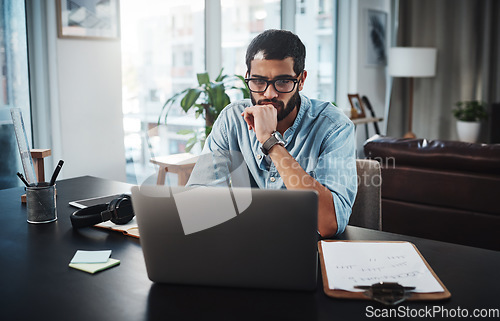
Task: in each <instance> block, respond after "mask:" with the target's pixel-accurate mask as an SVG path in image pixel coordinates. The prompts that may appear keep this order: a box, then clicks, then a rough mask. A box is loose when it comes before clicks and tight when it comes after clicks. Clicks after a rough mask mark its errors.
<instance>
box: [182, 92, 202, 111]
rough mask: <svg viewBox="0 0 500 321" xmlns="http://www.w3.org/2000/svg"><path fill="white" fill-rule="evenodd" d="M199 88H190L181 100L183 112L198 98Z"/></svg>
mask: <svg viewBox="0 0 500 321" xmlns="http://www.w3.org/2000/svg"><path fill="white" fill-rule="evenodd" d="M200 94H201V90H200V89H198V88H190V89H189V90H188V92H187V94H186V96H184V98H182V100H181V107H182V109H184V111H185V112H188V110H189V109H190V108H191V107H193V105H194V103H195V102H196V100H198V97H200Z"/></svg>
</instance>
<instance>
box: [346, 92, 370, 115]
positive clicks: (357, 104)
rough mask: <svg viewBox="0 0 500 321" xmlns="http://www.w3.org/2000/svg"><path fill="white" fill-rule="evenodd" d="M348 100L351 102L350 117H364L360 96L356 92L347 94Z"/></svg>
mask: <svg viewBox="0 0 500 321" xmlns="http://www.w3.org/2000/svg"><path fill="white" fill-rule="evenodd" d="M347 97H349V102H350V103H351V119H355V118H365V117H366V114H365V109H364V107H363V103H362V102H361V98H359V95H358V94H348V95H347Z"/></svg>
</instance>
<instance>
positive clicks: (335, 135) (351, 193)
mask: <svg viewBox="0 0 500 321" xmlns="http://www.w3.org/2000/svg"><path fill="white" fill-rule="evenodd" d="M321 145H322V152H321V154H320V155H319V158H318V163H317V165H316V168H315V169H314V176H315V177H314V178H315V179H316V180H317V181H318V182H319V183H321V184H322V185H323V186H325V187H326V188H328V189H329V190H330V191H331V193H332V196H333V203H334V206H335V213H336V217H337V225H338V229H337V234H340V233H342V232H344V230H345V228H346V226H347V223H348V222H349V217H350V215H351V209H352V205H353V204H354V199H355V198H356V192H357V189H358V185H357V175H356V150H355V146H356V145H355V135H354V125H353V124H352V123H351V122H346V123H340V124H336V127H334V128H333V129H332V130H331V131H330V133H329V134H328V135H326V136H325V138H324V140H323V142H322V144H321Z"/></svg>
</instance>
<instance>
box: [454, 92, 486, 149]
mask: <svg viewBox="0 0 500 321" xmlns="http://www.w3.org/2000/svg"><path fill="white" fill-rule="evenodd" d="M455 105H456V106H457V107H456V108H455V109H453V115H454V116H455V118H456V119H457V133H458V138H459V139H460V140H461V141H464V142H469V143H475V142H476V141H477V138H478V136H479V131H480V129H481V120H483V119H485V118H487V117H488V114H487V112H486V108H485V107H484V105H485V104H484V103H483V102H482V101H478V100H470V101H459V102H457V103H456V104H455Z"/></svg>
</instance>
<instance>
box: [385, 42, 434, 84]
mask: <svg viewBox="0 0 500 321" xmlns="http://www.w3.org/2000/svg"><path fill="white" fill-rule="evenodd" d="M436 56H437V49H436V48H415V47H393V48H391V49H390V50H389V75H390V76H392V77H433V76H435V75H436Z"/></svg>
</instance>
